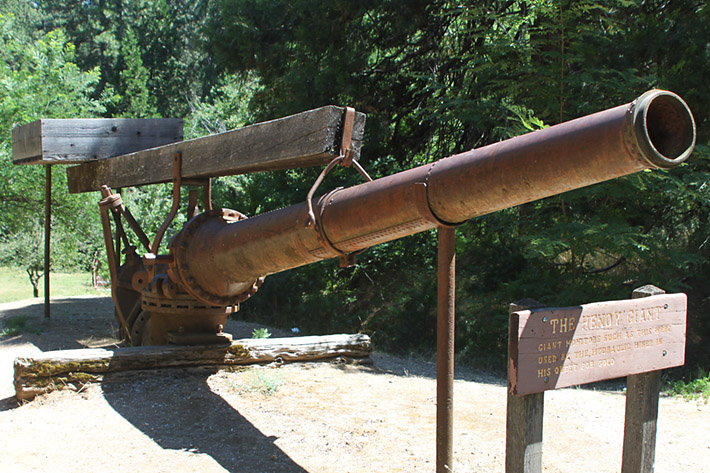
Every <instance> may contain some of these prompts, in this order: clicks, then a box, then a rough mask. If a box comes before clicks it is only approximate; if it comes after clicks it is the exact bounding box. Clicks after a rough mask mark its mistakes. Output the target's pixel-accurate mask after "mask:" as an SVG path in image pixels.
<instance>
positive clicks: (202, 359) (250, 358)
mask: <svg viewBox="0 0 710 473" xmlns="http://www.w3.org/2000/svg"><path fill="white" fill-rule="evenodd" d="M371 351H372V345H371V343H370V337H368V336H367V335H362V334H355V335H348V334H342V335H325V336H312V337H292V338H256V339H243V340H235V341H233V342H232V343H231V345H200V346H187V345H161V346H146V347H129V348H116V349H104V348H84V349H77V350H57V351H48V352H44V353H40V354H38V355H33V356H30V357H20V358H16V359H15V364H14V367H15V393H16V396H17V398H18V399H19V400H27V399H32V398H33V397H35V396H36V395H38V394H41V393H45V392H49V391H52V390H54V389H57V388H61V387H62V386H66V385H70V384H80V385H82V384H85V383H86V382H92V381H95V380H98V379H100V378H101V376H102V375H104V374H106V373H115V372H119V371H131V370H152V369H161V368H176V367H193V366H216V365H248V364H256V363H269V362H273V361H277V360H283V361H286V362H288V361H313V360H320V359H327V358H336V357H340V356H342V357H352V358H362V357H367V356H369V355H370V352H371Z"/></svg>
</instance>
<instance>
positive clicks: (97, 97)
mask: <svg viewBox="0 0 710 473" xmlns="http://www.w3.org/2000/svg"><path fill="white" fill-rule="evenodd" d="M5 3H6V5H5V7H3V9H0V11H2V13H3V15H4V16H3V20H2V21H3V24H4V25H5V26H4V27H3V30H2V31H3V38H2V41H3V43H2V49H1V50H0V55H1V59H2V63H1V64H0V68H2V75H1V77H2V80H3V83H2V89H1V90H0V100H3V109H2V110H1V111H0V114H2V115H1V116H0V124H1V125H2V129H1V130H0V132H1V133H2V135H1V136H2V138H3V141H2V143H3V144H2V146H3V148H2V150H0V153H2V154H3V156H2V160H0V172H1V173H3V174H2V176H0V177H2V182H0V196H2V204H0V205H2V208H1V209H0V210H2V217H0V237H1V238H3V240H2V241H4V242H5V243H3V244H9V243H8V242H9V241H10V240H18V239H17V238H14V236H15V235H24V236H27V235H35V236H34V237H32V238H35V239H36V236H37V235H39V232H40V230H39V226H38V222H39V221H40V217H41V215H40V213H38V209H39V206H38V205H37V203H38V202H40V201H41V196H40V195H38V193H39V192H40V188H41V187H40V186H39V185H38V183H39V182H41V180H42V178H41V170H37V169H29V168H28V167H24V168H19V169H18V168H13V167H12V166H11V165H9V164H8V161H9V158H7V156H9V141H8V139H9V130H10V128H11V127H12V126H14V125H16V124H19V123H25V122H27V121H29V120H31V119H33V118H36V117H39V116H63V117H69V116H80V115H83V116H87V115H104V116H132V117H147V116H183V117H186V119H187V120H186V123H187V124H188V130H187V131H188V132H189V133H190V134H193V135H196V134H204V133H209V132H214V131H219V130H223V129H225V127H229V128H231V127H235V126H238V125H242V124H244V123H249V122H255V121H259V120H262V119H270V118H274V117H277V116H283V115H286V114H290V113H295V112H299V111H302V110H306V109H309V108H314V107H318V106H322V105H325V104H330V103H335V104H348V105H352V106H354V107H356V108H357V109H358V110H361V111H363V112H365V113H367V114H368V120H367V127H366V133H367V135H366V139H365V147H364V149H363V157H362V162H363V164H364V165H365V167H366V168H367V169H368V170H369V171H370V172H371V173H372V174H374V175H378V176H382V175H388V174H391V173H394V172H397V171H399V170H402V169H406V168H408V167H411V166H413V165H415V164H419V163H425V162H431V161H434V160H437V159H440V158H443V157H446V156H449V155H451V154H453V153H456V152H460V151H464V150H467V149H470V148H472V147H478V146H483V145H486V144H489V143H493V142H496V141H499V140H501V139H505V138H509V137H512V136H516V135H519V134H521V133H524V132H527V131H530V130H533V129H536V128H540V127H544V126H548V125H553V124H556V123H559V122H560V121H564V120H568V119H570V118H574V117H577V116H581V115H585V114H588V113H592V112H594V111H597V110H600V109H603V108H607V107H610V106H613V105H618V104H621V103H625V102H628V101H629V100H631V99H633V98H634V97H636V96H638V95H639V94H640V93H642V92H643V91H645V90H647V89H649V88H652V87H660V88H666V89H669V90H673V91H675V92H678V93H679V94H680V95H681V96H683V97H684V98H685V99H686V101H687V102H688V103H689V104H690V106H691V108H692V109H693V111H694V113H695V118H696V122H697V126H698V137H699V139H698V147H697V151H696V153H695V154H694V156H693V158H691V161H690V162H689V163H688V164H686V165H683V166H681V167H680V168H678V169H676V170H673V171H669V172H659V171H654V172H642V173H639V174H636V175H633V176H629V177H626V178H623V179H618V180H615V181H613V182H609V183H606V184H603V185H597V186H593V187H590V188H587V189H581V190H579V191H576V192H572V193H567V194H564V195H561V196H557V197H554V198H550V199H545V200H544V201H540V202H535V203H532V204H527V205H525V206H522V207H520V208H515V209H508V210H506V211H502V212H498V213H496V214H493V215H489V216H485V217H482V218H479V219H476V220H475V221H471V222H469V223H467V224H465V225H463V226H462V227H461V228H460V229H459V230H458V232H457V234H458V242H457V245H458V287H457V304H458V309H457V313H458V320H457V346H458V348H459V351H460V352H461V353H462V354H464V355H466V356H468V357H469V358H471V359H476V360H479V361H489V360H490V361H493V362H497V361H499V360H501V359H502V357H503V356H504V353H505V344H506V336H507V332H506V326H507V305H508V304H509V303H510V302H512V301H515V300H518V299H522V298H527V297H531V298H535V299H538V300H540V301H541V302H543V303H546V304H548V305H569V304H577V303H582V302H590V301H594V300H604V299H610V298H627V297H629V294H630V292H631V290H632V289H633V288H634V287H635V286H637V285H641V284H647V283H652V284H656V285H658V286H660V287H663V288H664V289H666V290H668V291H684V292H687V293H688V294H689V296H690V321H689V328H688V333H689V341H690V343H691V347H692V349H691V350H690V351H689V355H690V357H689V360H688V362H689V364H690V365H695V364H705V365H707V363H708V361H710V350H708V349H707V348H705V347H706V346H707V343H705V342H706V341H707V339H708V337H710V322H708V321H707V319H706V318H705V317H703V316H702V314H703V313H704V312H705V311H706V310H707V308H708V307H707V304H708V302H707V298H708V296H710V294H708V293H707V291H706V289H705V286H706V285H705V284H704V283H705V281H706V280H707V278H708V276H710V266H709V265H708V256H709V253H708V252H709V251H710V244H708V239H709V238H710V227H709V222H708V217H709V216H710V205H709V200H708V197H709V196H708V192H709V190H708V185H707V181H708V173H709V172H710V169H709V166H708V148H707V144H708V139H709V138H710V131H709V130H708V126H707V125H708V116H709V113H708V112H710V98H709V97H708V96H707V94H704V93H703V92H702V90H704V89H703V80H704V79H703V78H704V77H707V76H708V74H710V58H709V54H710V52H709V51H710V32H708V30H707V24H709V23H710V10H709V9H708V7H707V5H706V2H704V1H692V0H674V1H671V0H665V1H664V0H652V1H640V0H596V1H591V0H581V1H574V2H572V1H559V0H556V1H552V0H530V1H513V0H508V1H504V0H498V1H493V0H487V1H484V2H457V1H450V0H435V1H427V2H424V1H420V0H407V1H405V0H379V1H374V0H363V1H361V2H355V3H354V2H346V1H344V0H333V1H330V2H321V1H314V0H289V1H286V0H268V1H267V0H212V1H207V0H203V1H197V2H195V1H186V0H179V1H167V0H159V1H147V0H132V1H128V0H103V1H85V2H67V1H60V0H50V1H38V2H25V1H21V0H15V1H7V2H5ZM43 45H44V46H43ZM42 48H45V50H42ZM46 48H50V49H51V51H50V50H47V49H46ZM32 51H40V52H42V51H44V53H43V54H45V56H47V57H49V58H50V59H47V60H41V61H39V60H38V59H37V58H38V57H40V56H38V53H35V52H32ZM61 71H65V72H61ZM52 72H54V74H52ZM42 74H44V75H42ZM6 77H11V78H12V79H11V80H7V79H6ZM35 80H38V81H42V82H41V83H42V84H44V86H42V87H39V86H38V83H37V82H33V81H35ZM43 94H46V95H47V96H52V97H56V100H54V101H47V100H46V97H45V98H42V97H43V96H44V95H43ZM33 97H35V98H33ZM42 100H45V102H42ZM6 103H7V104H8V105H9V106H8V105H5V104H6ZM62 104H65V105H62ZM317 172H318V171H317V170H314V169H306V170H291V171H286V172H279V173H270V174H259V175H250V176H241V177H231V178H225V179H221V180H219V181H218V182H217V183H216V184H215V190H214V199H215V201H216V202H217V203H219V204H220V205H224V206H228V207H233V208H236V209H239V210H240V211H243V212H245V213H247V214H250V215H251V214H254V213H259V212H263V211H268V210H271V209H273V208H277V207H280V206H283V205H286V204H290V203H294V202H299V201H302V200H303V199H304V197H305V195H306V192H307V191H308V188H309V187H310V184H311V182H312V181H313V179H314V178H315V175H316V174H317ZM57 174H63V173H57ZM353 174H354V173H349V172H340V173H337V174H336V175H334V176H333V177H332V178H330V185H332V186H335V185H342V184H348V183H352V182H356V181H357V179H358V177H357V176H356V175H353ZM6 176H8V178H6ZM8 179H14V181H12V182H15V183H16V184H14V185H10V184H7V182H10V181H8ZM56 179H57V180H58V182H57V186H58V187H59V186H62V185H63V183H62V182H61V181H62V180H63V179H65V178H64V177H63V176H61V175H60V176H57V177H56ZM325 185H326V184H324V187H325ZM13 189H14V190H13ZM146 192H147V193H148V194H146ZM160 192H164V191H163V190H161V189H159V190H146V191H142V192H136V194H135V200H134V202H135V203H134V205H135V206H136V207H137V209H136V212H137V213H140V214H141V215H144V216H145V217H146V218H151V216H154V215H156V214H159V211H158V210H156V209H150V208H147V205H148V204H150V205H153V206H154V205H155V204H156V203H159V202H161V201H160V199H159V198H158V197H157V196H158V195H159V194H160ZM93 198H94V197H93V196H92V198H91V199H93ZM13 199H14V200H13ZM23 199H25V200H23ZM57 199H58V200H59V202H58V204H59V207H60V208H62V205H66V206H67V215H68V216H71V215H75V214H80V212H85V213H91V212H94V207H93V206H94V205H95V203H91V204H90V205H89V204H88V203H87V202H88V201H90V200H91V199H88V200H87V199H86V198H83V200H82V198H81V197H78V198H69V197H65V196H61V197H59V196H58V197H57ZM23 209H24V210H23ZM23 212H24V213H23ZM33 212H34V213H33ZM92 219H93V221H95V222H96V223H98V222H97V220H98V219H97V218H95V217H86V218H82V224H81V225H79V224H76V225H77V229H78V228H79V227H81V228H80V230H79V232H78V233H79V234H81V235H84V234H83V233H81V232H86V237H84V236H81V237H80V238H79V240H80V243H79V245H80V246H81V245H84V246H85V247H86V248H85V249H82V248H83V247H82V248H75V249H72V248H66V249H60V250H59V252H60V253H61V254H62V255H63V256H62V257H61V258H64V257H65V256H66V258H65V259H66V260H67V263H66V264H70V263H69V262H68V261H69V260H71V259H72V258H74V256H75V254H76V252H77V251H80V252H82V251H83V252H90V251H91V250H92V249H93V248H95V247H96V246H98V243H99V239H98V234H97V233H94V235H93V236H89V235H90V234H91V232H95V230H96V229H95V228H91V225H88V224H87V223H85V222H88V221H91V220H92ZM153 219H154V220H156V219H155V217H153ZM71 220H72V219H67V220H66V221H67V222H70V221H71ZM62 221H64V220H62V216H61V210H60V211H59V214H58V215H57V219H56V221H55V225H56V226H57V230H56V232H57V234H58V235H62V234H66V233H64V232H68V233H69V234H70V233H72V231H71V230H69V227H68V228H67V229H65V230H63V229H62V228H61V226H60V225H61V222H62ZM74 221H75V222H76V220H74ZM156 221H157V220H156ZM155 224H156V223H151V225H155ZM74 233H77V231H76V229H75V231H74ZM11 236H12V237H11ZM23 238H24V237H23ZM59 238H60V239H61V237H59ZM92 245H93V246H92ZM4 248H5V247H4ZM7 251H8V250H6V249H3V253H2V255H0V260H2V261H8V260H12V259H13V258H12V257H11V256H9V255H8V253H7ZM435 256H436V243H435V238H434V235H433V234H429V233H427V234H422V235H417V236H414V237H410V238H408V239H405V240H401V241H397V242H393V243H390V244H387V245H382V246H380V247H377V248H373V249H371V250H369V251H368V252H366V253H365V254H363V255H361V257H360V260H359V265H358V266H357V267H356V268H354V269H346V270H344V269H340V268H338V267H337V263H336V262H326V263H322V264H318V265H312V266H310V267H306V268H302V269H299V270H295V271H290V272H287V273H284V274H279V275H274V276H271V277H269V278H268V279H267V282H266V283H265V284H264V286H263V287H262V289H261V291H260V293H259V295H257V296H256V297H254V298H253V299H252V300H250V301H248V302H247V303H245V304H243V307H242V311H243V313H244V314H246V315H248V316H253V317H259V318H262V319H269V320H271V321H272V322H274V323H278V324H281V325H284V326H298V327H300V328H301V329H302V330H305V331H308V332H326V331H357V330H362V331H366V332H369V333H373V334H374V337H375V341H376V343H378V344H379V345H380V346H384V347H387V348H388V349H391V350H398V351H402V352H409V351H414V350H422V349H424V350H427V349H430V348H431V347H432V346H433V343H434V339H435V337H434V330H435V313H436V307H435V306H436V302H435V293H436V291H435V270H434V267H435ZM62 261H64V260H63V259H62ZM77 261H79V259H77Z"/></svg>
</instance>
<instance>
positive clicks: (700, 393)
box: [668, 368, 710, 404]
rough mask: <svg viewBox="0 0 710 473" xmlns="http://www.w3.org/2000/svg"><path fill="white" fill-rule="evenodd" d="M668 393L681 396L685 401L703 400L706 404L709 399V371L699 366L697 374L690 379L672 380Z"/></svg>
mask: <svg viewBox="0 0 710 473" xmlns="http://www.w3.org/2000/svg"><path fill="white" fill-rule="evenodd" d="M668 393H669V394H671V395H676V396H683V399H685V400H686V401H690V400H704V401H705V403H706V404H707V402H708V400H710V373H708V372H707V371H706V370H704V369H702V368H699V369H698V375H697V377H695V378H694V379H691V380H690V381H684V380H676V381H673V382H672V383H671V385H670V388H669V389H668Z"/></svg>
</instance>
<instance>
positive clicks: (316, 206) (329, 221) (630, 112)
mask: <svg viewBox="0 0 710 473" xmlns="http://www.w3.org/2000/svg"><path fill="white" fill-rule="evenodd" d="M358 116H359V115H358V114H356V113H355V112H354V110H352V109H346V110H345V112H344V117H343V134H342V136H341V137H339V140H340V150H339V155H338V156H337V157H336V158H335V159H333V160H331V162H330V164H329V165H328V166H327V167H326V168H325V169H324V171H323V172H322V173H321V175H320V176H319V178H318V179H317V180H316V182H315V183H314V184H313V187H312V188H311V190H310V192H309V193H308V196H307V199H306V201H305V202H302V203H299V204H296V205H292V206H289V207H286V208H282V209H279V210H275V211H272V212H269V213H266V214H262V215H258V216H255V217H251V218H247V217H246V216H245V215H243V214H241V213H239V212H237V211H235V210H230V209H221V208H215V209H212V202H211V193H210V192H211V191H210V181H209V178H207V177H204V176H202V177H200V178H199V179H196V178H194V177H193V176H191V175H190V174H189V173H187V174H185V169H184V167H185V162H184V159H182V160H181V156H180V155H179V154H175V155H174V156H173V162H172V166H173V168H172V178H173V179H172V180H173V208H172V210H171V212H170V214H169V215H168V216H167V218H166V221H165V223H164V224H163V226H162V227H161V230H160V231H159V232H158V235H156V237H155V239H154V241H153V242H150V241H149V240H148V238H147V236H146V235H145V234H144V233H143V232H142V230H141V229H140V225H139V224H138V223H137V222H136V221H135V219H133V217H132V216H131V215H130V212H128V210H127V209H126V208H125V205H123V202H122V200H121V198H120V195H118V194H114V193H113V192H112V191H111V190H110V189H108V188H107V187H104V188H103V189H102V200H101V203H100V205H99V206H100V208H101V216H102V223H103V227H104V237H105V240H106V246H107V251H108V257H109V269H110V272H111V279H112V288H113V296H114V300H115V302H116V312H117V315H118V317H119V320H120V322H121V326H122V330H123V332H124V333H125V334H126V336H127V337H129V338H132V339H133V340H134V342H135V343H166V342H178V341H180V340H183V341H184V340H193V339H195V337H192V336H191V335H190V336H188V335H186V334H190V333H202V334H203V335H204V337H203V336H202V335H200V336H198V338H199V339H201V340H203V339H215V337H216V339H218V340H221V339H222V338H221V336H220V335H219V334H220V333H222V332H221V328H220V327H222V326H223V322H224V320H226V317H227V315H228V314H229V313H231V312H233V311H235V310H237V308H238V306H239V304H240V303H241V302H243V301H245V300H246V299H248V298H249V297H251V296H252V295H253V294H254V293H256V292H257V291H258V289H259V287H260V286H261V284H262V283H263V282H264V278H265V277H266V276H268V275H270V274H273V273H278V272H281V271H285V270H288V269H291V268H296V267H299V266H303V265H306V264H310V263H314V262H317V261H321V260H325V259H328V258H335V257H340V258H341V264H343V265H350V264H354V257H355V255H356V254H357V253H359V252H361V251H363V250H365V249H367V248H369V247H371V246H374V245H377V244H379V243H384V242H387V241H392V240H395V239H398V238H402V237H405V236H408V235H412V234H415V233H418V232H422V231H425V230H429V229H433V228H440V229H442V231H444V229H445V230H446V231H450V232H451V233H453V231H454V230H453V229H454V228H455V227H456V226H457V225H458V224H460V223H462V222H465V221H466V220H468V219H471V218H474V217H478V216H481V215H485V214H488V213H491V212H495V211H497V210H501V209H504V208H508V207H512V206H515V205H519V204H523V203H526V202H530V201H533V200H536V199H541V198H544V197H548V196H551V195H555V194H559V193H562V192H565V191H568V190H572V189H577V188H580V187H583V186H587V185H591V184H594V183H597V182H602V181H606V180H609V179H613V178H616V177H619V176H624V175H627V174H630V173H634V172H637V171H640V170H643V169H648V168H670V167H673V166H676V165H678V164H680V163H682V162H683V161H685V159H687V157H688V155H689V154H690V153H691V152H692V149H693V147H694V144H695V124H694V121H693V118H692V114H691V112H690V110H689V109H688V107H687V105H686V104H685V103H684V102H683V100H682V99H681V98H680V97H678V96H677V95H675V94H673V93H671V92H665V91H658V90H654V91H650V92H647V93H646V94H644V95H643V96H641V97H640V98H639V99H638V100H636V101H634V102H632V103H631V104H627V105H623V106H620V107H616V108H612V109H609V110H606V111H602V112H599V113H596V114H593V115H590V116H587V117H583V118H580V119H577V120H572V121H570V122H566V123H563V124H560V125H557V126H553V127H550V128H546V129H543V130H539V131H536V132H533V133H530V134H527V135H524V136H520V137H517V138H513V139H510V140H506V141H503V142H500V143H496V144H493V145H490V146H486V147H483V148H479V149H474V150H471V151H467V152H465V153H461V154H458V155H455V156H451V157H449V158H445V159H442V160H439V161H437V162H435V163H431V164H427V165H424V166H419V167H416V168H413V169H410V170H407V171H404V172H400V173H398V174H395V175H392V176H388V177H383V178H380V179H376V180H372V179H371V178H370V177H369V175H368V174H367V173H366V172H365V171H364V169H363V168H362V166H361V165H360V164H359V163H358V161H357V159H356V157H357V156H356V155H354V154H352V152H351V151H348V150H350V149H351V147H352V146H354V145H355V141H353V140H354V137H353V138H351V136H350V135H351V133H352V132H351V131H349V130H352V126H353V125H352V121H353V117H355V121H356V122H357V117H358ZM171 149H172V148H171ZM183 158H184V156H183ZM109 161H110V160H109ZM337 165H343V166H348V165H350V166H353V167H355V168H356V170H357V171H358V172H360V174H362V176H363V178H364V179H365V180H366V181H367V182H364V183H362V184H360V185H356V186H353V187H349V188H337V189H335V190H332V191H330V192H327V193H325V194H324V195H321V196H317V195H316V191H317V189H318V187H319V185H320V184H321V182H322V180H323V178H324V177H325V175H326V174H327V173H328V172H329V171H330V170H331V169H333V168H334V167H335V166H337ZM186 186H193V187H202V197H203V200H202V203H203V205H202V207H204V208H203V209H202V213H200V212H199V211H198V208H197V206H198V205H197V204H198V201H199V198H198V191H197V190H194V189H193V190H192V191H190V194H189V198H188V203H187V213H188V216H189V219H188V221H187V223H186V224H185V225H184V226H183V228H182V229H181V230H180V231H179V232H178V233H177V234H175V235H174V236H173V237H172V238H170V240H169V242H168V244H167V245H163V247H166V246H167V250H168V254H159V253H160V246H161V242H162V240H163V238H164V236H165V235H166V234H167V228H168V226H169V225H170V222H171V221H172V220H173V217H174V215H175V213H176V212H177V211H178V209H179V208H180V206H181V203H180V198H181V192H180V190H181V188H183V187H186ZM111 215H112V216H113V228H112V225H111V219H110V216H111ZM124 220H125V221H126V222H127V223H128V226H129V227H130V228H131V229H132V230H133V231H134V233H136V235H137V236H138V240H139V241H140V243H141V244H142V246H143V247H144V248H145V249H146V251H145V252H144V254H143V256H142V257H141V256H139V255H138V253H137V252H136V248H135V246H132V245H131V241H130V239H129V238H128V237H127V235H126V231H125V229H124V228H123V223H122V222H123V221H124ZM114 230H115V241H114ZM121 248H123V249H121ZM164 251H165V250H163V252H164ZM121 259H123V261H124V262H123V264H121ZM198 306H199V307H198ZM452 307H453V306H452ZM452 310H453V309H452ZM200 318H204V319H205V320H204V321H198V319H200ZM447 330H448V329H447ZM447 363H448V361H447Z"/></svg>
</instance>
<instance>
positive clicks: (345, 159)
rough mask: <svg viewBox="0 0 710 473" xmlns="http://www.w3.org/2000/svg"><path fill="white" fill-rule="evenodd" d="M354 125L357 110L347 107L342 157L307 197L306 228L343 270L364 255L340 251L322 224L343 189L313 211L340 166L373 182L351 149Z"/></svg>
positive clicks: (330, 194) (327, 168)
mask: <svg viewBox="0 0 710 473" xmlns="http://www.w3.org/2000/svg"><path fill="white" fill-rule="evenodd" d="M354 123H355V109H354V108H352V107H345V119H344V120H343V138H342V141H341V143H340V155H339V156H338V157H337V158H335V159H333V160H332V161H331V162H330V163H329V164H328V165H327V166H326V167H325V169H323V171H321V173H320V175H319V176H318V178H317V179H316V181H315V182H314V183H313V186H311V189H310V190H309V191H308V195H307V196H306V205H307V207H308V219H307V220H306V226H307V227H309V228H313V229H314V230H315V231H316V233H317V234H318V241H320V242H321V244H322V245H323V246H324V247H326V248H327V249H328V250H330V251H332V252H333V253H336V254H337V255H338V257H339V258H340V267H341V268H349V267H351V266H355V264H356V258H355V257H356V256H357V255H358V254H360V253H362V251H356V252H353V253H345V252H343V251H340V250H339V249H338V248H336V247H335V245H333V243H332V242H331V241H330V240H329V239H328V237H327V235H326V234H325V231H324V229H323V224H322V222H321V216H322V215H321V214H322V213H323V209H324V208H325V206H326V205H327V203H328V200H329V197H330V196H332V195H333V194H334V193H335V192H337V191H338V190H340V189H342V187H340V188H338V189H335V190H334V191H331V192H329V193H328V194H326V195H325V196H323V197H321V198H320V199H319V200H318V204H317V205H318V206H319V207H320V211H319V212H318V213H316V212H315V210H314V209H313V195H314V194H315V192H316V190H317V189H318V187H320V185H321V183H322V182H323V179H325V176H327V175H328V173H329V172H330V171H332V170H333V168H334V167H335V166H337V165H338V164H340V165H341V166H344V167H350V166H354V167H355V169H356V170H357V171H358V172H359V173H360V175H361V176H362V177H363V179H364V180H365V181H366V182H370V181H372V178H371V177H370V175H369V174H368V173H367V171H365V169H364V168H363V167H362V165H360V163H359V162H358V161H357V159H355V158H354V153H353V150H352V148H351V146H352V136H353V125H354Z"/></svg>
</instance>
